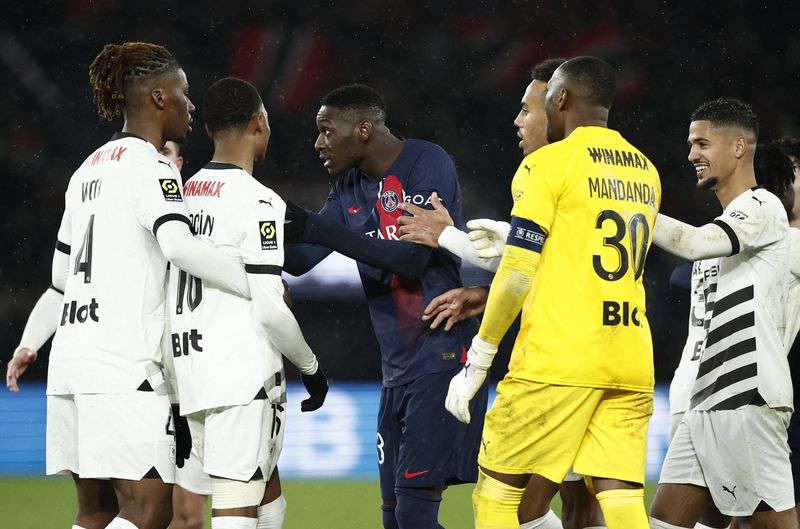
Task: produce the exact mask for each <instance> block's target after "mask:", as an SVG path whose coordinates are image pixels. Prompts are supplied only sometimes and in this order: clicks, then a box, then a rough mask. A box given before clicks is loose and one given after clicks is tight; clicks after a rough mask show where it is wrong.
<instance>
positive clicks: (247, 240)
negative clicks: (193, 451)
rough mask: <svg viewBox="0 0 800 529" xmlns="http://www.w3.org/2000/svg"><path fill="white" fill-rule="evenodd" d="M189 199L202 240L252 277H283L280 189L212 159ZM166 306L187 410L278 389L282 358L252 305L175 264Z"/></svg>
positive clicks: (189, 186) (187, 192)
mask: <svg viewBox="0 0 800 529" xmlns="http://www.w3.org/2000/svg"><path fill="white" fill-rule="evenodd" d="M184 196H185V199H186V203H187V205H188V207H189V218H190V220H191V223H192V229H193V231H194V233H195V234H196V235H198V236H200V237H201V238H202V239H205V240H207V241H209V242H211V243H212V244H213V245H214V246H216V247H217V249H219V250H220V251H222V252H224V253H226V254H227V255H229V256H230V257H232V258H233V259H238V260H240V261H241V262H242V263H243V265H244V267H245V270H246V271H247V273H249V274H256V273H260V274H275V275H278V276H280V275H281V271H282V267H283V255H284V254H283V222H284V216H285V213H286V205H285V204H284V202H283V201H282V200H281V199H280V197H279V196H278V195H277V194H276V193H275V192H274V191H272V190H271V189H269V188H267V187H265V186H263V185H262V184H260V183H259V182H258V181H257V180H256V179H255V178H253V177H252V176H250V175H249V174H248V173H247V172H246V171H244V170H243V169H241V168H239V167H237V166H235V165H231V164H225V163H219V162H210V163H209V164H208V165H206V166H205V167H204V168H203V169H201V170H200V171H199V172H198V173H197V174H195V175H194V176H193V177H192V178H190V179H189V180H188V181H187V182H186V184H185V186H184ZM168 303H169V310H170V314H171V322H170V324H171V327H172V329H171V333H172V334H171V343H172V355H173V361H174V364H175V373H176V375H177V381H178V395H179V398H180V402H181V413H183V414H189V413H193V412H196V411H200V410H205V409H210V408H216V407H221V406H234V405H243V404H246V403H248V402H250V401H251V400H253V399H254V398H255V397H256V395H257V394H258V393H259V392H260V391H262V388H265V387H266V388H267V389H269V387H270V386H273V385H274V383H275V380H276V378H275V377H276V376H280V375H276V374H277V373H279V372H280V371H281V369H282V367H283V360H282V358H281V355H280V354H279V353H278V352H276V350H275V347H274V346H273V345H272V344H271V343H270V341H269V337H268V336H267V332H266V330H265V328H264V326H263V325H262V324H261V322H259V321H258V320H257V319H256V318H255V316H254V314H253V303H252V301H250V300H248V299H244V298H241V297H239V296H236V295H234V294H230V293H228V292H227V291H223V290H220V289H218V288H215V287H213V286H211V285H208V284H206V283H203V282H202V281H201V280H199V279H197V278H194V277H192V276H190V275H188V274H187V273H186V272H184V271H182V270H179V269H177V268H175V267H173V268H172V270H170V287H169V295H168ZM281 303H282V301H281ZM165 354H166V353H165Z"/></svg>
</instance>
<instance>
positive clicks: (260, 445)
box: [187, 399, 286, 481]
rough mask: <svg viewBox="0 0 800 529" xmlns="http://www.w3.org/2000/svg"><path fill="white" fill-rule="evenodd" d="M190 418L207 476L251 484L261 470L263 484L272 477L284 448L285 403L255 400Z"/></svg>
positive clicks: (204, 411) (208, 411) (196, 445)
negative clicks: (249, 482)
mask: <svg viewBox="0 0 800 529" xmlns="http://www.w3.org/2000/svg"><path fill="white" fill-rule="evenodd" d="M187 418H188V419H189V429H190V430H191V432H192V445H193V446H194V447H196V448H197V453H198V455H199V456H200V460H201V461H202V462H203V471H204V472H205V473H206V474H208V475H210V476H214V477H219V478H227V479H235V480H237V481H250V480H251V479H253V477H254V476H256V475H257V471H258V470H259V469H261V475H262V478H261V479H263V480H264V481H266V480H268V479H269V477H270V476H271V475H272V471H273V470H274V469H275V466H276V465H277V463H278V456H280V453H281V449H282V448H283V432H284V429H285V424H286V405H285V403H281V402H276V403H274V404H273V403H272V402H270V401H269V400H268V399H262V400H253V401H251V402H250V403H248V404H245V405H243V406H226V407H223V408H214V409H211V410H203V411H199V412H197V413H192V414H189V415H188V416H187Z"/></svg>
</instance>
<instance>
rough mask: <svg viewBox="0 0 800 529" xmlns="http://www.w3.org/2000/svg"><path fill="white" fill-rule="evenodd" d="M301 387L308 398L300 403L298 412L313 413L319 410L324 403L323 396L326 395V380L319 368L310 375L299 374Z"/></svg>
mask: <svg viewBox="0 0 800 529" xmlns="http://www.w3.org/2000/svg"><path fill="white" fill-rule="evenodd" d="M300 378H301V379H302V380H303V385H304V386H305V387H306V391H308V395H309V398H307V399H306V400H304V401H303V402H301V403H300V411H314V410H317V409H319V408H320V407H321V406H322V404H323V403H324V402H325V395H327V394H328V379H327V378H326V377H325V373H323V372H322V368H321V367H319V366H318V367H317V370H316V371H314V373H313V374H311V375H306V374H303V373H300Z"/></svg>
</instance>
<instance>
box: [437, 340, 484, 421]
mask: <svg viewBox="0 0 800 529" xmlns="http://www.w3.org/2000/svg"><path fill="white" fill-rule="evenodd" d="M495 353H497V346H496V345H492V344H490V343H489V342H486V341H484V340H481V339H480V338H479V337H478V336H475V338H473V339H472V345H471V346H470V348H469V352H468V353H467V363H466V364H465V365H464V369H462V370H461V372H459V373H458V374H457V375H456V376H454V377H453V379H452V380H450V387H449V388H448V390H447V398H445V400H444V407H445V408H447V411H449V412H450V413H452V414H453V416H454V417H455V418H456V419H458V420H459V421H461V422H463V423H469V420H470V415H469V401H470V400H472V397H474V396H475V393H477V392H478V389H480V387H481V386H482V385H483V383H484V381H485V380H486V372H487V370H488V369H489V366H491V365H492V359H493V358H494V355H495Z"/></svg>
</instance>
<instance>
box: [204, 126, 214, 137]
mask: <svg viewBox="0 0 800 529" xmlns="http://www.w3.org/2000/svg"><path fill="white" fill-rule="evenodd" d="M204 128H205V129H206V136H208V137H209V139H211V140H213V139H214V131H212V130H211V129H210V128H209V127H208V123H206V124H205V125H204Z"/></svg>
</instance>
